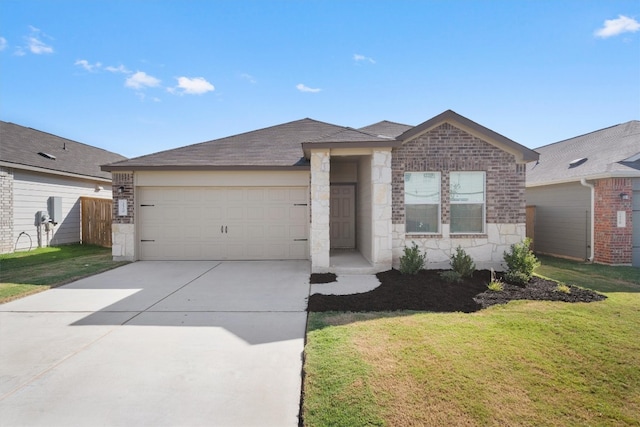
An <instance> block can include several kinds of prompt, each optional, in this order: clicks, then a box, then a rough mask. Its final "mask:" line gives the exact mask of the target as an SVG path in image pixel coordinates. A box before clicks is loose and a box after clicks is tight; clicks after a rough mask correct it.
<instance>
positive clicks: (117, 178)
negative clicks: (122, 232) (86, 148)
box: [111, 172, 135, 224]
mask: <svg viewBox="0 0 640 427" xmlns="http://www.w3.org/2000/svg"><path fill="white" fill-rule="evenodd" d="M111 179H112V183H113V184H112V190H113V223H114V224H134V223H135V222H134V218H135V203H134V202H135V201H134V198H133V187H134V185H133V173H132V172H113V173H112V178H111ZM120 187H124V188H123V191H122V193H120V192H119V189H120ZM118 199H127V215H126V216H119V215H118Z"/></svg>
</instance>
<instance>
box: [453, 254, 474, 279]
mask: <svg viewBox="0 0 640 427" xmlns="http://www.w3.org/2000/svg"><path fill="white" fill-rule="evenodd" d="M451 269H452V270H453V271H455V272H456V273H458V274H459V275H460V277H463V278H464V277H471V276H473V272H474V271H476V264H475V263H474V262H473V260H472V259H471V257H470V256H469V255H468V254H467V253H466V252H465V251H464V249H462V248H461V247H460V246H458V247H457V248H456V253H455V254H453V255H451Z"/></svg>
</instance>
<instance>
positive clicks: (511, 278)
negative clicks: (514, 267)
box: [503, 271, 531, 286]
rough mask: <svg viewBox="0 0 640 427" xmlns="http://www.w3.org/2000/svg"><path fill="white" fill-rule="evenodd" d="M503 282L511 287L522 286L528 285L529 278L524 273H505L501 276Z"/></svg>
mask: <svg viewBox="0 0 640 427" xmlns="http://www.w3.org/2000/svg"><path fill="white" fill-rule="evenodd" d="M503 277H504V280H506V281H507V282H508V283H511V284H512V285H518V286H524V285H526V284H527V283H529V280H530V279H531V276H527V275H526V274H524V273H520V272H519V271H507V272H506V273H504V275H503Z"/></svg>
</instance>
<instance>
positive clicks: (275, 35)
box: [0, 0, 640, 157]
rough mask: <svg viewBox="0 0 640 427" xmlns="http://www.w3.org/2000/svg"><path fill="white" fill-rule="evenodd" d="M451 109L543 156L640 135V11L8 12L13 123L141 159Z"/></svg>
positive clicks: (234, 5) (634, 5) (0, 78)
mask: <svg viewBox="0 0 640 427" xmlns="http://www.w3.org/2000/svg"><path fill="white" fill-rule="evenodd" d="M447 109H452V110H454V111H456V112H457V113H459V114H462V115H463V116H466V117H468V118H469V119H471V120H474V121H476V122H478V123H480V124H482V125H484V126H486V127H488V128H490V129H492V130H494V131H496V132H498V133H501V134H503V135H505V136H507V137H509V138H511V139H513V140H515V141H517V142H519V143H521V144H523V145H526V146H528V147H530V148H535V147H538V146H541V145H544V144H548V143H551V142H555V141H559V140H562V139H566V138H570V137H573V136H577V135H581V134H584V133H587V132H591V131H594V130H598V129H601V128H604V127H607V126H611V125H615V124H618V123H622V122H626V121H629V120H638V119H640V3H638V2H637V0H633V1H602V0H598V1H590V0H577V1H569V0H567V1H560V0H558V1H551V0H536V1H506V0H505V1H498V0H494V1H479V0H478V1H471V0H469V1H402V0H400V1H398V0H397V1H373V0H372V1H266V0H264V1H204V0H203V1H135V0H128V1H65V0H56V1H53V0H51V1H31V0H19V1H12V0H2V1H1V2H0V119H2V120H5V121H10V122H14V123H17V124H20V125H23V126H29V127H33V128H36V129H39V130H43V131H45V132H50V133H53V134H56V135H59V136H63V137H66V138H69V139H73V140H76V141H80V142H84V143H87V144H91V145H95V146H98V147H101V148H105V149H107V150H110V151H115V152H117V153H120V154H123V155H125V156H128V157H134V156H139V155H143V154H149V153H153V152H157V151H161V150H165V149H170V148H175V147H179V146H184V145H188V144H192V143H197V142H202V141H206V140H211V139H216V138H220V137H224V136H229V135H234V134H237V133H242V132H246V131H251V130H255V129H259V128H262V127H267V126H272V125H276V124H280V123H284V122H288V121H291V120H298V119H302V118H305V117H311V118H314V119H316V120H321V121H326V122H330V123H334V124H338V125H343V126H351V127H362V126H366V125H368V124H371V123H374V122H377V121H380V120H391V121H396V122H400V123H406V124H412V125H415V124H419V123H421V122H423V121H425V120H427V119H429V118H431V117H433V116H435V115H436V114H439V113H441V112H443V111H445V110H447Z"/></svg>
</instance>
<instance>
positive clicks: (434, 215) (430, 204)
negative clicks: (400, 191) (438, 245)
mask: <svg viewBox="0 0 640 427" xmlns="http://www.w3.org/2000/svg"><path fill="white" fill-rule="evenodd" d="M404 212H405V231H406V232H407V233H424V234H427V233H439V232H440V172H405V174H404Z"/></svg>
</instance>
